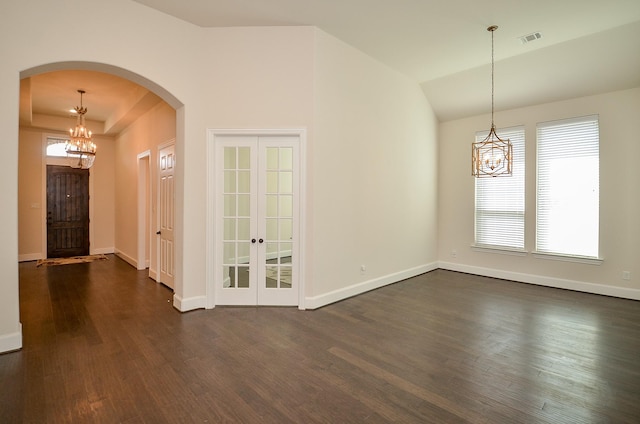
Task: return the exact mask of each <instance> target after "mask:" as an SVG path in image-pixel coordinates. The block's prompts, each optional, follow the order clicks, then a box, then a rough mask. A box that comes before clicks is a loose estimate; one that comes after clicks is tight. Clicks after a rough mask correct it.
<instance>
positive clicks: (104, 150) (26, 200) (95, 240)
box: [18, 129, 114, 260]
mask: <svg viewBox="0 0 640 424" xmlns="http://www.w3.org/2000/svg"><path fill="white" fill-rule="evenodd" d="M46 134H55V133H54V132H52V131H45V132H43V131H41V130H38V129H21V130H20V132H19V154H18V259H19V260H35V259H43V258H46V257H47V252H46V250H44V251H43V249H44V246H43V245H42V240H43V238H44V236H45V235H44V234H43V232H45V231H46V228H45V227H44V225H43V213H45V212H46V207H47V205H46V203H45V204H43V193H45V192H46V189H47V188H46V185H45V186H43V184H46V182H45V179H46V175H44V176H43V175H42V173H43V172H46V171H44V170H45V169H46V168H45V166H46V157H45V156H44V144H43V138H44V137H45V136H46ZM59 135H61V136H65V135H66V133H59ZM94 142H95V143H96V146H97V148H98V150H99V154H98V155H97V156H96V160H95V163H94V165H93V166H92V167H91V169H90V170H89V173H90V185H91V188H90V190H91V193H92V196H91V201H90V210H89V212H90V219H91V224H90V227H91V230H92V234H91V235H90V243H91V247H90V249H91V253H112V252H113V246H114V244H113V242H114V239H113V236H114V220H113V196H114V187H113V179H114V173H113V152H114V147H113V139H112V138H111V137H105V136H96V137H94Z"/></svg>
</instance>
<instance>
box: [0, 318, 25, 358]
mask: <svg viewBox="0 0 640 424" xmlns="http://www.w3.org/2000/svg"><path fill="white" fill-rule="evenodd" d="M20 349H22V324H20V331H17V332H15V333H11V334H5V335H2V336H0V353H5V352H12V351H14V350H20Z"/></svg>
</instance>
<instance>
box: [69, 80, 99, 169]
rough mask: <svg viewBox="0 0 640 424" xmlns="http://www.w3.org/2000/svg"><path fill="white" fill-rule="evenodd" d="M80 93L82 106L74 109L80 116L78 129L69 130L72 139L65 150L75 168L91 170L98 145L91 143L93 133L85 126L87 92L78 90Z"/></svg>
mask: <svg viewBox="0 0 640 424" xmlns="http://www.w3.org/2000/svg"><path fill="white" fill-rule="evenodd" d="M78 93H80V106H76V108H75V109H74V111H75V112H76V114H77V115H78V117H77V119H76V127H75V129H74V128H71V129H70V130H69V135H70V136H71V139H70V140H67V143H66V146H65V150H66V151H67V157H68V158H69V159H70V164H71V166H72V167H73V168H82V169H89V168H91V166H92V165H93V161H94V160H95V158H96V145H95V143H94V142H93V141H91V131H89V130H87V127H86V126H85V124H84V114H85V113H87V108H86V107H83V106H82V95H83V94H84V93H85V91H84V90H78Z"/></svg>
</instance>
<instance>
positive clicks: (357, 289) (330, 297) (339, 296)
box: [304, 263, 438, 309]
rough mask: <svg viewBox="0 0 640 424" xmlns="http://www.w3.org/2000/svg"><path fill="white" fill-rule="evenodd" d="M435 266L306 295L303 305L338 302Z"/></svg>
mask: <svg viewBox="0 0 640 424" xmlns="http://www.w3.org/2000/svg"><path fill="white" fill-rule="evenodd" d="M437 268H438V265H437V263H431V264H425V265H420V266H417V267H415V268H411V269H407V270H404V271H400V272H396V273H393V274H388V275H383V276H382V277H378V278H374V279H372V280H368V281H363V282H361V283H358V284H354V285H351V286H349V287H344V288H341V289H338V290H334V291H332V292H329V293H325V294H322V295H320V296H314V297H307V298H305V301H304V307H305V309H317V308H321V307H323V306H326V305H329V304H331V303H335V302H339V301H341V300H344V299H347V298H349V297H353V296H356V295H359V294H362V293H365V292H368V291H370V290H375V289H377V288H380V287H383V286H387V285H389V284H393V283H397V282H398V281H402V280H406V279H407V278H411V277H415V276H416V275H420V274H424V273H425V272H429V271H433V270H434V269H437Z"/></svg>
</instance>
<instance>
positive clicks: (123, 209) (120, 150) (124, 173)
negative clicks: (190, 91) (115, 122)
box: [114, 102, 176, 271]
mask: <svg viewBox="0 0 640 424" xmlns="http://www.w3.org/2000/svg"><path fill="white" fill-rule="evenodd" d="M175 137H176V111H175V109H173V108H172V107H171V106H169V105H168V104H167V103H166V102H161V103H160V104H158V105H157V106H156V107H154V108H153V109H151V110H150V111H149V112H147V113H145V114H144V115H142V116H141V117H139V118H138V119H137V120H136V121H134V122H133V123H132V124H131V125H129V126H128V127H127V128H126V129H125V130H124V131H122V132H121V133H120V134H119V136H118V137H117V138H116V141H115V158H114V166H115V170H116V173H115V193H116V197H115V250H116V253H117V254H118V255H119V256H121V257H122V258H123V259H125V260H126V261H127V262H129V263H130V264H132V265H134V266H136V265H137V263H138V261H139V258H138V237H137V236H138V215H137V211H138V187H137V182H138V155H139V154H140V153H143V152H145V151H147V150H148V151H149V152H150V156H149V164H150V175H149V177H150V180H149V188H150V193H149V194H150V203H151V210H150V215H151V227H152V228H158V223H157V216H156V212H157V208H156V204H157V199H158V169H157V164H158V146H160V145H161V144H164V143H167V142H169V141H172V140H174V141H175ZM157 241H158V240H156V238H155V237H154V238H152V242H151V245H150V246H149V248H150V254H151V257H150V262H151V271H153V270H156V271H157V253H156V250H157V249H156V243H157Z"/></svg>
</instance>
